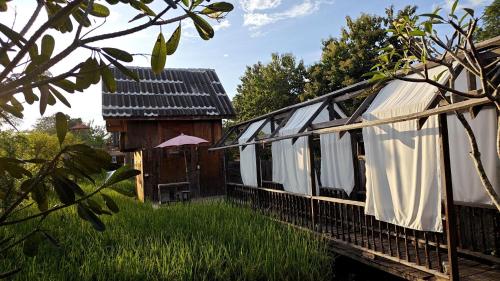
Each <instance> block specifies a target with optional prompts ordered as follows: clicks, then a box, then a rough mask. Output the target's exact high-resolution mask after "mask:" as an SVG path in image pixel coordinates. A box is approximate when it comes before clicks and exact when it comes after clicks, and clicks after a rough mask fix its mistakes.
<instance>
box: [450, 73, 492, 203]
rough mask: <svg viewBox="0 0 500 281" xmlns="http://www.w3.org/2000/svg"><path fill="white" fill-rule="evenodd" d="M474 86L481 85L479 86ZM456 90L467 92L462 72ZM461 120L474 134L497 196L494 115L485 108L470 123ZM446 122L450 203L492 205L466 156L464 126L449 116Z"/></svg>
mask: <svg viewBox="0 0 500 281" xmlns="http://www.w3.org/2000/svg"><path fill="white" fill-rule="evenodd" d="M478 82H479V81H478ZM477 84H478V85H480V83H477ZM455 88H456V89H458V90H462V91H465V90H467V77H466V72H465V71H462V73H460V75H459V76H458V79H457V80H456V82H455ZM464 116H465V118H466V119H467V121H468V122H469V124H470V125H471V127H472V131H474V135H475V137H476V140H477V142H478V146H479V152H480V153H481V160H482V162H483V165H484V169H485V171H486V175H487V176H488V178H489V180H490V181H491V184H492V185H493V188H495V190H496V192H497V194H498V193H500V159H499V158H498V156H497V153H496V132H497V113H496V111H495V109H494V108H484V109H482V110H481V111H480V112H479V114H478V115H477V116H476V118H475V119H472V118H471V117H470V114H469V113H464ZM447 120H448V134H449V140H450V162H451V175H452V177H451V182H452V186H453V199H454V200H455V201H459V202H469V203H482V204H492V202H491V200H490V198H489V196H488V194H487V193H486V191H485V190H484V187H483V185H482V183H481V180H480V179H479V176H478V174H477V171H476V168H475V166H474V163H473V161H472V158H471V156H470V155H469V152H470V151H471V148H470V142H469V138H468V137H467V134H466V133H465V129H464V128H463V125H462V124H461V123H460V122H459V121H458V119H457V118H456V116H455V115H448V118H447Z"/></svg>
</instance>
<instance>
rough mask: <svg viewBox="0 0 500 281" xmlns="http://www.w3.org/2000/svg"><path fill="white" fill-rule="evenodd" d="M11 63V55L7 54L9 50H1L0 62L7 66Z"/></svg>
mask: <svg viewBox="0 0 500 281" xmlns="http://www.w3.org/2000/svg"><path fill="white" fill-rule="evenodd" d="M9 63H10V58H9V55H7V52H4V51H2V52H0V64H1V65H3V66H7V65H9Z"/></svg>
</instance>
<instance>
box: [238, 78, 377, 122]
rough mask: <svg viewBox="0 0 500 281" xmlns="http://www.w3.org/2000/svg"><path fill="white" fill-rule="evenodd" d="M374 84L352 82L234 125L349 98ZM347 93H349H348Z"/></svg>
mask: <svg viewBox="0 0 500 281" xmlns="http://www.w3.org/2000/svg"><path fill="white" fill-rule="evenodd" d="M372 84H373V83H372V82H370V81H369V80H364V81H361V82H358V83H355V84H352V85H350V86H347V87H345V88H342V89H339V90H336V91H333V92H330V93H328V94H325V95H322V96H319V97H317V98H314V99H310V100H308V101H305V102H301V103H298V104H294V105H290V106H287V107H284V108H282V109H278V110H275V111H273V112H270V113H267V114H264V115H261V116H259V117H256V118H252V119H250V120H247V121H244V122H240V123H238V124H235V125H234V126H241V125H244V124H246V123H253V122H255V121H259V120H262V119H265V118H267V117H270V116H275V115H278V114H281V113H284V112H287V111H290V110H292V109H297V108H301V107H304V106H308V105H311V104H314V103H318V102H321V101H323V100H325V99H328V98H335V100H334V101H344V100H348V99H351V98H353V97H355V96H356V93H357V95H359V94H361V93H362V92H363V91H361V92H359V91H360V90H364V89H366V88H368V87H369V86H371V85H372ZM358 92H359V93H358ZM349 93H350V94H349ZM353 93H354V94H353ZM346 94H349V95H346ZM344 96H345V97H344Z"/></svg>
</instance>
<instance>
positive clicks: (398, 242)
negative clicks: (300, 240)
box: [227, 184, 500, 281]
mask: <svg viewBox="0 0 500 281" xmlns="http://www.w3.org/2000/svg"><path fill="white" fill-rule="evenodd" d="M227 188H228V190H227V196H228V199H229V200H230V201H231V202H234V203H236V204H238V205H240V206H248V207H251V208H253V209H255V210H257V211H259V212H262V213H263V214H265V215H269V216H271V217H273V218H274V219H276V220H277V221H280V222H283V223H286V224H289V225H292V226H294V227H297V228H300V229H303V230H307V231H310V232H314V233H315V234H317V235H319V236H321V237H322V238H324V239H327V240H328V241H329V243H331V245H332V247H331V249H332V251H333V252H335V253H337V254H340V255H343V256H347V257H349V258H351V259H354V260H356V261H358V262H361V263H364V264H367V265H369V266H372V267H375V268H378V269H381V270H383V271H386V272H389V273H391V274H393V275H396V276H399V277H402V278H405V279H408V280H448V279H449V275H448V274H449V268H448V251H447V242H446V231H445V232H444V233H434V232H423V231H415V230H410V229H406V228H403V227H400V226H396V225H392V224H389V223H385V222H381V221H378V220H376V219H375V218H374V217H373V216H368V215H365V214H364V203H363V202H358V201H352V200H345V199H338V198H329V197H319V196H304V195H298V194H291V193H287V192H285V191H278V190H271V189H263V188H252V187H246V186H242V185H238V184H228V187H227ZM495 219H496V217H495ZM481 221H482V219H481ZM482 236H484V237H487V236H489V235H488V234H485V233H483V235H482ZM492 239H493V240H495V241H493V243H494V244H495V245H494V247H497V246H498V245H497V244H496V243H497V242H498V241H496V239H497V236H495V235H494V237H493V238H492ZM485 241H486V240H484V241H483V242H477V241H476V242H475V243H478V244H481V243H482V244H484V245H487V244H488V245H489V244H491V243H486V242H485ZM465 246H466V245H463V247H462V248H459V249H458V252H459V258H458V265H459V275H460V280H474V281H479V280H487V281H488V280H500V259H499V258H498V257H495V256H493V255H489V254H485V253H484V252H485V251H484V249H483V252H478V251H470V250H468V248H470V247H465ZM467 246H468V245H467Z"/></svg>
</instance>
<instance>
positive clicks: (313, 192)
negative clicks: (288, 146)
mask: <svg viewBox="0 0 500 281" xmlns="http://www.w3.org/2000/svg"><path fill="white" fill-rule="evenodd" d="M307 145H308V148H309V167H310V171H309V176H310V177H311V195H312V196H317V194H316V184H317V183H316V167H315V165H314V149H313V148H314V145H313V136H308V137H307ZM316 211H317V208H316V207H315V204H314V199H313V197H311V222H312V229H313V230H314V229H315V223H316V222H315V216H316Z"/></svg>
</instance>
